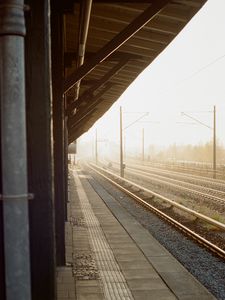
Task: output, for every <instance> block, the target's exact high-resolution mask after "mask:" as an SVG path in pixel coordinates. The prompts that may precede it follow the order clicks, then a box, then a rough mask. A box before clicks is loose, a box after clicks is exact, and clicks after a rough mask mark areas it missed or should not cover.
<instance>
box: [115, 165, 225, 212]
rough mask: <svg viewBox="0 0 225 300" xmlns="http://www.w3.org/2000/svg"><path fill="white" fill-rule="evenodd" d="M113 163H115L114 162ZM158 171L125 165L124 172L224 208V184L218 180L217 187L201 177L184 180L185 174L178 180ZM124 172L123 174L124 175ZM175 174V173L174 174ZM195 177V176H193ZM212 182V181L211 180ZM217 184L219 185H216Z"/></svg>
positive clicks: (169, 174) (168, 173)
mask: <svg viewBox="0 0 225 300" xmlns="http://www.w3.org/2000/svg"><path fill="white" fill-rule="evenodd" d="M114 164H115V163H114ZM158 173H160V171H158V170H157V174H155V173H153V172H152V171H151V170H142V167H140V166H139V167H132V166H128V167H126V174H127V175H130V176H133V177H138V180H140V179H141V178H142V179H144V180H146V181H151V183H152V182H154V183H156V184H160V185H162V186H167V187H169V188H170V189H171V188H172V189H174V190H176V191H177V190H179V191H180V192H182V193H184V194H188V196H194V197H199V198H200V199H203V200H208V201H211V202H212V203H217V204H219V205H220V206H221V210H223V209H224V208H225V191H223V190H221V189H225V184H224V183H223V184H221V183H220V182H219V183H218V182H216V184H217V188H220V189H216V188H212V187H207V186H206V185H207V181H206V180H203V179H199V177H198V178H192V180H195V184H194V183H190V182H186V181H185V180H186V176H180V179H183V180H178V179H174V178H170V177H168V176H172V175H173V174H171V173H170V172H163V173H162V175H159V174H158ZM126 174H125V175H126ZM175 176H177V174H175ZM195 177H196V176H195ZM187 179H189V176H187ZM199 182H203V183H204V185H199V184H198V183H199ZM211 183H212V182H211ZM218 185H219V186H218Z"/></svg>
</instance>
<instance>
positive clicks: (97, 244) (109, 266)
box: [74, 174, 134, 300]
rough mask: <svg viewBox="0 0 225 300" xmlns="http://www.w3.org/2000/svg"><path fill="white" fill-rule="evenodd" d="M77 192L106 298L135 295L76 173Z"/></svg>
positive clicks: (113, 299)
mask: <svg viewBox="0 0 225 300" xmlns="http://www.w3.org/2000/svg"><path fill="white" fill-rule="evenodd" d="M74 175H75V176H74V179H75V183H76V186H77V192H78V195H79V198H80V200H81V201H80V205H81V208H82V211H83V215H84V218H85V222H86V224H87V228H88V233H89V236H90V241H91V245H92V248H93V251H94V253H95V257H96V264H97V266H98V269H99V273H100V277H101V280H102V283H103V289H104V294H105V298H106V299H107V300H108V299H109V300H115V299H118V300H119V299H126V300H128V299H131V300H133V299H134V298H133V296H132V294H131V291H130V290H129V287H128V286H127V283H126V280H125V278H124V276H123V274H122V272H121V271H120V268H119V266H118V264H117V262H116V260H115V258H114V255H113V252H112V250H111V248H110V246H109V244H108V242H107V240H106V238H105V236H104V233H103V231H102V229H101V227H100V224H99V222H98V219H97V218H96V217H95V214H94V212H93V210H92V207H91V205H90V203H89V201H88V198H87V195H86V193H85V191H84V190H83V187H82V184H81V182H80V179H79V177H78V176H76V174H74Z"/></svg>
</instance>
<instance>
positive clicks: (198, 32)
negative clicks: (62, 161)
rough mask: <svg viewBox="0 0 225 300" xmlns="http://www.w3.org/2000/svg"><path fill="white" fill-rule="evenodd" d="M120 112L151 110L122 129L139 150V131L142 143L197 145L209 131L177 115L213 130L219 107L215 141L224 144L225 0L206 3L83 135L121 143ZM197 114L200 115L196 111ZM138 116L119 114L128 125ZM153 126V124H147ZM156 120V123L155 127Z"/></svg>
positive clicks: (210, 133)
mask: <svg viewBox="0 0 225 300" xmlns="http://www.w3.org/2000/svg"><path fill="white" fill-rule="evenodd" d="M120 105H121V106H122V107H123V111H124V112H135V111H136V112H146V111H148V112H149V116H148V117H146V118H145V119H143V121H144V120H146V121H147V120H148V121H150V122H148V123H142V122H137V123H136V124H135V125H133V126H131V127H130V128H129V129H127V130H126V131H125V133H126V143H127V147H129V146H131V145H132V146H133V147H140V146H139V145H140V141H141V128H142V127H144V128H145V141H146V144H155V145H169V144H173V143H176V144H198V143H205V142H207V141H209V140H210V139H211V137H212V131H210V129H208V128H206V127H203V126H201V125H200V124H196V125H188V124H181V123H177V122H185V123H187V122H191V123H193V121H191V120H190V119H188V118H185V117H181V114H180V112H182V111H186V112H191V113H189V114H190V115H192V116H193V117H195V118H197V119H199V120H200V121H202V122H203V123H206V124H207V125H209V126H211V125H212V121H213V118H212V117H213V114H212V113H210V112H209V113H204V111H212V109H213V105H216V108H217V137H218V139H219V141H220V142H221V143H223V144H224V145H225V1H224V0H208V2H207V3H206V4H205V6H204V7H203V8H202V9H201V10H200V11H199V13H198V14H197V15H196V16H195V17H194V18H193V19H192V20H191V21H190V22H189V24H188V25H187V26H186V27H185V28H184V29H183V31H182V32H181V33H180V34H179V35H178V36H177V37H176V39H175V40H174V41H173V42H172V43H171V44H170V45H169V46H168V47H167V48H166V49H165V50H164V51H163V52H162V53H161V54H160V55H159V56H158V57H157V58H156V60H155V61H154V62H153V63H152V64H151V65H150V66H149V67H148V68H146V69H145V71H144V72H143V73H142V74H141V75H140V76H139V77H138V78H137V79H136V81H135V82H133V84H132V85H131V86H130V87H129V88H128V89H127V90H126V91H125V92H124V94H123V95H122V96H121V97H120V99H119V100H118V101H117V102H116V103H115V104H114V105H113V106H112V108H111V109H110V110H109V111H108V112H107V113H106V114H105V115H104V116H103V117H102V118H101V119H100V120H99V121H98V122H97V123H96V124H95V126H94V127H93V128H92V129H91V130H89V132H88V133H86V134H85V135H84V136H83V137H82V140H87V139H89V138H91V137H93V135H94V130H95V128H98V135H99V138H108V139H110V140H113V141H118V140H119V106H120ZM198 111H201V112H198ZM140 116H141V114H127V113H124V114H123V119H124V125H125V126H126V125H128V124H130V123H131V122H133V121H134V120H136V119H137V118H139V117H140ZM151 122H152V123H151ZM156 122H159V123H156Z"/></svg>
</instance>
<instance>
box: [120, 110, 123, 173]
mask: <svg viewBox="0 0 225 300" xmlns="http://www.w3.org/2000/svg"><path fill="white" fill-rule="evenodd" d="M120 176H121V177H124V164H123V112H122V107H121V106H120Z"/></svg>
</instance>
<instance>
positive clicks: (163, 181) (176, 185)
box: [126, 167, 225, 203]
mask: <svg viewBox="0 0 225 300" xmlns="http://www.w3.org/2000/svg"><path fill="white" fill-rule="evenodd" d="M126 169H128V170H129V169H135V172H132V171H131V170H129V173H131V174H135V175H136V173H139V174H140V175H141V176H142V177H144V178H147V179H150V176H152V177H151V180H153V181H156V182H160V183H163V184H166V185H168V186H173V187H175V188H177V189H180V190H186V191H187V192H189V193H192V194H197V195H199V196H201V197H204V198H207V199H212V200H214V201H216V202H221V203H225V199H223V198H220V197H217V196H214V195H211V194H205V193H203V192H200V191H197V190H194V189H190V188H188V187H184V186H180V185H178V184H175V183H171V182H168V181H169V180H173V181H177V182H179V183H181V184H187V185H192V186H195V187H197V188H200V189H207V190H211V191H215V193H216V192H217V193H220V194H223V195H225V192H223V191H219V190H215V189H210V188H207V187H203V186H197V185H195V184H192V183H188V182H183V181H179V180H176V179H171V178H168V179H167V178H166V180H163V179H157V178H153V177H162V176H161V175H156V174H151V175H150V174H149V176H148V175H144V174H143V173H146V174H148V173H147V172H145V171H141V170H138V169H136V168H131V167H127V168H126ZM167 180H168V181H167Z"/></svg>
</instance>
